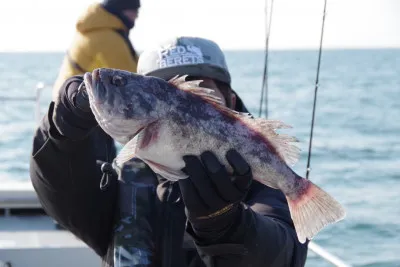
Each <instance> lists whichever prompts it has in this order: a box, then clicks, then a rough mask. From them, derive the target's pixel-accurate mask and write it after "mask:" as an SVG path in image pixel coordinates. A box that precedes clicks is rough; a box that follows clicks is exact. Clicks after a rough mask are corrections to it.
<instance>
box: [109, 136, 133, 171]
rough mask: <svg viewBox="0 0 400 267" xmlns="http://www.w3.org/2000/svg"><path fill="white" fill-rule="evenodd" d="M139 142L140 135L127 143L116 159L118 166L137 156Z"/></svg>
mask: <svg viewBox="0 0 400 267" xmlns="http://www.w3.org/2000/svg"><path fill="white" fill-rule="evenodd" d="M137 142H138V135H137V136H135V137H134V138H133V139H131V140H130V141H129V142H128V143H126V144H125V145H124V146H123V147H122V149H121V151H120V152H119V153H118V155H117V157H116V158H115V159H114V161H115V163H116V164H117V165H118V166H122V164H124V163H125V162H127V161H129V160H130V159H132V158H134V157H135V153H136V147H137Z"/></svg>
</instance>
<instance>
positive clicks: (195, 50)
mask: <svg viewBox="0 0 400 267" xmlns="http://www.w3.org/2000/svg"><path fill="white" fill-rule="evenodd" d="M137 72H138V73H139V74H142V75H146V76H156V77H159V78H162V79H166V80H168V79H170V78H172V77H174V76H176V75H186V74H187V75H192V76H203V77H208V78H211V79H215V80H218V81H221V82H225V83H227V84H229V85H230V83H231V76H230V74H229V70H228V66H227V64H226V61H225V56H224V53H223V52H222V50H221V49H220V47H219V46H218V45H217V44H216V43H215V42H213V41H211V40H207V39H204V38H198V37H186V36H181V37H174V38H172V39H169V40H167V41H164V42H162V43H161V44H160V45H159V46H157V47H155V48H153V49H148V50H145V51H144V52H143V53H142V54H141V55H140V57H139V62H138V67H137Z"/></svg>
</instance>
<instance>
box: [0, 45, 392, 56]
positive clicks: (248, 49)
mask: <svg viewBox="0 0 400 267" xmlns="http://www.w3.org/2000/svg"><path fill="white" fill-rule="evenodd" d="M221 49H222V51H224V52H235V51H265V50H266V49H265V48H222V47H221ZM384 49H387V50H397V49H400V46H371V47H356V46H355V47H322V50H384ZM315 50H319V47H293V48H290V47H282V48H269V49H268V51H315ZM137 51H138V52H139V54H140V53H142V52H143V51H144V50H139V49H138V50H137ZM65 52H66V50H59V49H55V50H51V49H50V50H49V49H48V50H40V49H35V50H18V49H17V50H11V49H5V50H0V53H3V54H6V53H10V54H11V53H65Z"/></svg>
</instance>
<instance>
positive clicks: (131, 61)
mask: <svg viewBox="0 0 400 267" xmlns="http://www.w3.org/2000/svg"><path fill="white" fill-rule="evenodd" d="M93 34H95V35H94V36H93V43H94V45H95V46H96V48H95V50H96V51H97V60H96V62H98V65H99V66H96V68H113V69H121V70H126V71H130V72H136V71H137V58H135V57H133V56H132V54H131V51H130V49H129V46H128V45H127V44H126V43H125V41H124V40H123V39H122V38H121V36H120V35H119V34H118V33H116V32H113V31H104V32H98V33H93Z"/></svg>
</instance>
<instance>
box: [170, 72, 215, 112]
mask: <svg viewBox="0 0 400 267" xmlns="http://www.w3.org/2000/svg"><path fill="white" fill-rule="evenodd" d="M187 76H188V75H183V76H180V77H178V76H175V77H174V78H172V79H170V80H169V81H168V82H169V83H170V84H172V85H174V86H176V87H177V88H178V89H181V90H184V91H186V92H189V93H192V94H195V95H198V96H201V97H202V98H203V99H205V100H207V101H210V102H212V103H214V104H218V105H221V106H223V101H222V99H221V98H220V97H218V96H216V95H213V94H212V93H213V92H214V90H212V89H209V88H204V87H200V86H199V85H200V83H201V82H202V80H195V81H186V80H185V79H186V77H187Z"/></svg>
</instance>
